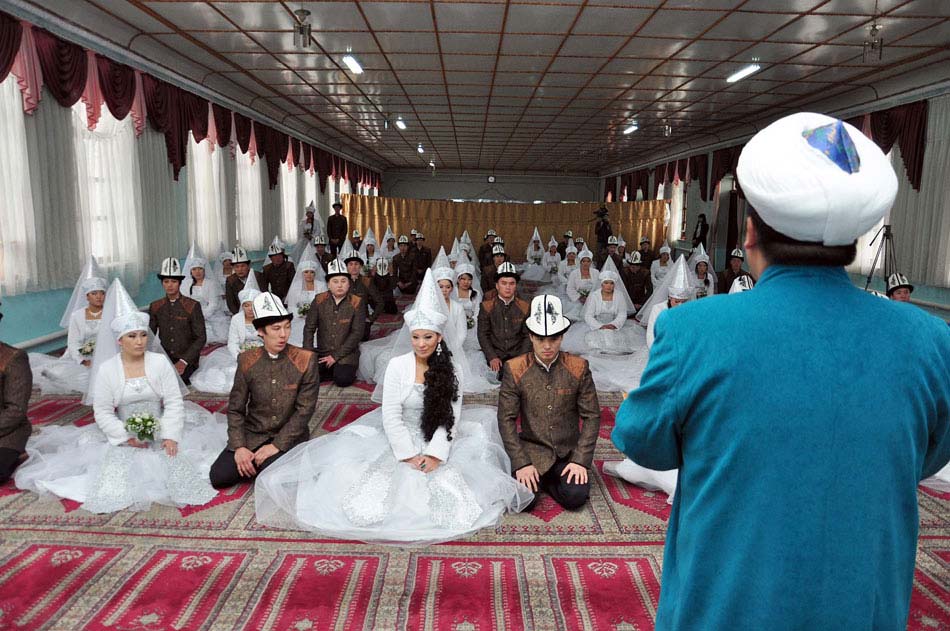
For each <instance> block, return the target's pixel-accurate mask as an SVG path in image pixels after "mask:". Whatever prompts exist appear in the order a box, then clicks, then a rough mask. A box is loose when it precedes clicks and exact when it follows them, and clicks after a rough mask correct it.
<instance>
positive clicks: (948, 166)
mask: <svg viewBox="0 0 950 631" xmlns="http://www.w3.org/2000/svg"><path fill="white" fill-rule="evenodd" d="M892 152H893V160H894V170H895V171H896V172H897V173H898V176H897V177H898V182H899V183H900V184H899V186H898V189H897V199H896V200H894V207H893V208H892V209H891V226H892V228H893V230H894V242H895V244H896V245H897V266H898V268H899V271H901V272H902V273H903V274H904V275H906V276H907V277H908V279H910V282H912V283H917V284H927V285H937V286H939V287H950V95H945V96H941V97H938V98H935V99H931V100H930V102H929V103H928V114H927V146H926V149H925V153H924V167H923V173H922V176H921V179H920V191H919V192H918V191H915V190H914V188H913V187H912V186H911V185H910V182H909V181H908V179H907V175H906V171H905V169H904V162H903V159H902V158H901V152H900V148H899V147H898V146H897V145H896V144H895V145H894V149H893V150H892Z"/></svg>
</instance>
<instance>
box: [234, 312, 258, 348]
mask: <svg viewBox="0 0 950 631" xmlns="http://www.w3.org/2000/svg"><path fill="white" fill-rule="evenodd" d="M255 339H258V340H259V339H260V337H258V336H257V335H256V334H255ZM246 340H247V324H246V323H245V322H244V310H243V309H241V310H240V311H238V312H237V313H235V314H234V315H233V316H231V323H230V324H229V325H228V352H229V353H230V354H231V357H233V358H234V359H235V360H237V357H238V355H240V354H241V344H243V343H244V342H245V341H246Z"/></svg>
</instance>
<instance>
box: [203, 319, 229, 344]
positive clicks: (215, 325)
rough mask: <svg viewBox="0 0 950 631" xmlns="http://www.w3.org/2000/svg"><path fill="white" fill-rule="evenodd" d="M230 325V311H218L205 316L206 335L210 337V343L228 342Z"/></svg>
mask: <svg viewBox="0 0 950 631" xmlns="http://www.w3.org/2000/svg"><path fill="white" fill-rule="evenodd" d="M230 327H231V314H229V313H225V312H223V311H216V312H215V313H212V314H211V315H210V316H205V335H206V336H207V338H208V344H226V343H227V341H228V329H229V328H230Z"/></svg>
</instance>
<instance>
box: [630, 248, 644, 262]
mask: <svg viewBox="0 0 950 631" xmlns="http://www.w3.org/2000/svg"><path fill="white" fill-rule="evenodd" d="M627 261H628V262H629V263H630V265H640V264H641V263H643V257H642V256H640V250H634V251H633V254H630V255H629V256H628V257H627Z"/></svg>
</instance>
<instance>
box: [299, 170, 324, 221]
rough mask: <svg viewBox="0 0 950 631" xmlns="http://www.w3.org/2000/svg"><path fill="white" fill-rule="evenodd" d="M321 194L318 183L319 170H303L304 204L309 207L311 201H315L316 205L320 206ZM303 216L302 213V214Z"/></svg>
mask: <svg viewBox="0 0 950 631" xmlns="http://www.w3.org/2000/svg"><path fill="white" fill-rule="evenodd" d="M319 195H320V187H319V185H318V183H317V172H316V171H314V172H313V173H310V171H304V172H303V206H304V207H307V206H308V205H309V204H310V202H313V204H314V206H316V207H317V208H319V207H320V200H319V199H318V197H319ZM301 217H302V215H301Z"/></svg>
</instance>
